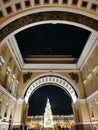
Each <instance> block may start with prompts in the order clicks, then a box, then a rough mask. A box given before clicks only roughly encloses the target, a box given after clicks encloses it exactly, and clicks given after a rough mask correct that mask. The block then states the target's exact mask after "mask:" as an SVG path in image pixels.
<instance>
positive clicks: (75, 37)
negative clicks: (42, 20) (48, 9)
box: [15, 24, 90, 58]
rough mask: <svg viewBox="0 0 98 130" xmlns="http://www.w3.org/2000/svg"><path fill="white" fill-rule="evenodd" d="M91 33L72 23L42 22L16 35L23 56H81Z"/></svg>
mask: <svg viewBox="0 0 98 130" xmlns="http://www.w3.org/2000/svg"><path fill="white" fill-rule="evenodd" d="M89 34H90V32H89V31H87V30H85V29H83V28H80V27H76V26H72V25H67V24H42V25H37V26H33V27H30V28H27V29H25V30H23V31H20V32H19V33H17V34H16V35H15V37H16V40H17V43H18V46H19V48H20V51H21V53H22V56H23V58H26V57H28V56H29V55H72V56H73V57H75V58H79V56H80V54H81V51H82V49H83V47H84V46H85V43H86V41H87V39H88V37H89ZM77 48H78V49H77Z"/></svg>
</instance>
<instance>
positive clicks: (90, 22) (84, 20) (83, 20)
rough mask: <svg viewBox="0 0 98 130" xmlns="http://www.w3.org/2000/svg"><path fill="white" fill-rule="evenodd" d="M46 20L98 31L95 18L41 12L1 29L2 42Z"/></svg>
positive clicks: (0, 38) (55, 12)
mask: <svg viewBox="0 0 98 130" xmlns="http://www.w3.org/2000/svg"><path fill="white" fill-rule="evenodd" d="M46 20H63V21H69V22H74V23H78V24H82V25H85V26H87V27H89V28H92V29H94V30H96V31H98V21H97V20H95V19H93V18H90V17H87V16H84V15H81V14H77V13H72V12H61V11H49V12H48V11H47V12H40V13H34V14H30V15H26V16H23V17H21V18H18V19H16V20H14V21H13V22H11V23H9V24H8V25H7V26H5V27H3V28H2V29H1V31H0V41H2V40H3V39H4V38H5V37H6V36H7V35H9V34H11V33H12V32H14V31H15V30H17V29H19V28H21V27H24V26H26V25H29V24H32V23H36V22H39V21H46Z"/></svg>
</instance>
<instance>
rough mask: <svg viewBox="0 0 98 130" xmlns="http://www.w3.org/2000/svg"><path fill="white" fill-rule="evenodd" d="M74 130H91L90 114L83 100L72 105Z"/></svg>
mask: <svg viewBox="0 0 98 130" xmlns="http://www.w3.org/2000/svg"><path fill="white" fill-rule="evenodd" d="M72 108H73V114H74V120H75V130H92V124H91V122H90V114H89V109H88V105H87V101H86V100H85V99H78V100H77V102H75V103H73V104H72Z"/></svg>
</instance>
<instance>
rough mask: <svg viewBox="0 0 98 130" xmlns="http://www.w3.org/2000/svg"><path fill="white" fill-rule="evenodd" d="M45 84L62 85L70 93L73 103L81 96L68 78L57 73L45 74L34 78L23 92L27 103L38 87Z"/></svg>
mask: <svg viewBox="0 0 98 130" xmlns="http://www.w3.org/2000/svg"><path fill="white" fill-rule="evenodd" d="M44 85H56V86H58V87H61V88H62V89H63V90H65V91H66V92H67V93H68V94H69V95H70V97H71V99H72V102H73V103H75V102H76V101H77V98H78V97H80V94H79V91H78V89H77V88H76V87H75V85H74V84H72V82H71V81H70V80H69V79H68V78H65V77H64V76H61V75H57V74H45V75H41V76H39V77H37V78H35V79H33V81H30V83H29V84H28V85H27V87H26V89H25V91H24V94H23V95H24V98H25V101H26V103H28V100H29V98H30V96H31V95H32V94H33V93H34V92H35V91H36V90H37V89H38V88H40V87H42V86H44Z"/></svg>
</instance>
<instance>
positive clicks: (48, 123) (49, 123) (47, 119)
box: [44, 99, 53, 128]
mask: <svg viewBox="0 0 98 130" xmlns="http://www.w3.org/2000/svg"><path fill="white" fill-rule="evenodd" d="M44 128H53V116H52V111H51V105H50V102H49V99H47V103H46V107H45V113H44Z"/></svg>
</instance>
